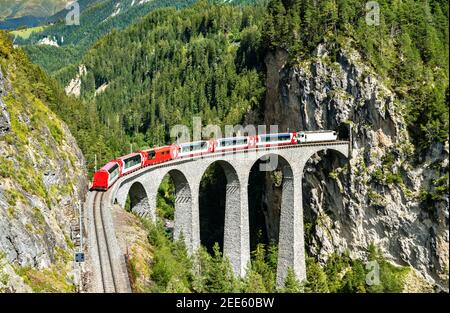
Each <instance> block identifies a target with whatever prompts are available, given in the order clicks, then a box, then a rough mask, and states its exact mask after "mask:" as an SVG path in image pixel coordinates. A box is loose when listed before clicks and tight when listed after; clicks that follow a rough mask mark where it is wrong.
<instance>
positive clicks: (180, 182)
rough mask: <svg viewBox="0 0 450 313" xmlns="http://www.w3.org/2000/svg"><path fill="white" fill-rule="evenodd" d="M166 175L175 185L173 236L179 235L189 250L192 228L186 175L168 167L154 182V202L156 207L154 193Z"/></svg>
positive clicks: (190, 194) (190, 191) (190, 198)
mask: <svg viewBox="0 0 450 313" xmlns="http://www.w3.org/2000/svg"><path fill="white" fill-rule="evenodd" d="M166 175H169V176H170V177H171V179H172V181H173V183H174V185H175V213H174V219H175V220H174V229H173V231H174V237H175V239H179V238H180V237H181V236H183V237H184V239H185V241H186V246H187V247H188V250H189V251H190V252H192V251H191V248H190V247H191V244H192V242H191V238H192V234H193V229H192V219H193V217H192V190H191V186H190V185H189V182H188V179H187V177H186V175H185V174H184V173H183V172H182V171H180V170H178V169H170V170H169V171H167V172H166V173H163V175H160V176H159V177H160V178H161V179H160V181H159V182H158V183H157V184H156V190H155V196H154V199H153V201H154V203H155V207H156V193H157V192H158V189H159V186H160V185H161V183H162V180H163V179H164V177H165V176H166Z"/></svg>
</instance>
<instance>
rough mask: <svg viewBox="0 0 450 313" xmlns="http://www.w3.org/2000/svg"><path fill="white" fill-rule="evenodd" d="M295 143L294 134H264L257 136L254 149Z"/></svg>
mask: <svg viewBox="0 0 450 313" xmlns="http://www.w3.org/2000/svg"><path fill="white" fill-rule="evenodd" d="M296 143H297V138H296V133H280V134H264V135H258V136H257V140H256V147H269V146H283V145H289V144H296Z"/></svg>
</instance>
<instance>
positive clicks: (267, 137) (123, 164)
mask: <svg viewBox="0 0 450 313" xmlns="http://www.w3.org/2000/svg"><path fill="white" fill-rule="evenodd" d="M334 140H337V134H336V132H334V131H316V132H296V133H280V134H264V135H257V136H242V137H231V138H221V139H210V140H201V141H196V142H187V143H182V144H172V145H169V146H164V147H158V148H152V149H147V150H142V151H139V152H136V153H132V154H129V155H126V156H123V157H120V158H118V159H116V160H112V161H110V162H108V163H107V164H106V165H105V166H103V167H102V168H101V169H100V170H98V171H97V172H95V174H94V179H93V182H92V186H91V188H90V190H103V191H105V190H108V188H109V187H111V186H112V185H113V184H114V183H115V182H116V181H117V180H118V179H119V178H120V177H122V176H124V175H127V174H130V173H132V172H134V171H137V170H139V169H141V168H143V167H146V166H151V165H155V164H159V163H163V162H167V161H170V160H173V159H178V158H186V157H194V156H201V155H204V154H210V153H217V152H224V151H236V150H242V149H252V148H260V147H270V146H283V145H291V144H300V143H308V142H320V141H334Z"/></svg>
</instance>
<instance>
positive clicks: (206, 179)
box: [199, 162, 227, 253]
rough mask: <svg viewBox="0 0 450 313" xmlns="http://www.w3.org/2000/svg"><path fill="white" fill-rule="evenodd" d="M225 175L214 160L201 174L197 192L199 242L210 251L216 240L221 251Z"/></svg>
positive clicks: (225, 186) (225, 187)
mask: <svg viewBox="0 0 450 313" xmlns="http://www.w3.org/2000/svg"><path fill="white" fill-rule="evenodd" d="M226 190H227V177H226V175H225V171H224V169H223V167H222V166H221V165H220V164H219V163H218V162H215V163H213V164H211V165H210V166H209V167H208V169H207V170H206V171H205V173H204V174H203V176H202V179H201V182H200V192H199V217H200V242H201V244H202V245H203V246H204V247H206V249H207V250H208V251H209V252H210V253H212V251H213V250H212V249H213V246H214V244H215V243H216V242H217V243H218V244H219V246H220V251H223V239H224V238H223V237H224V226H225V205H226Z"/></svg>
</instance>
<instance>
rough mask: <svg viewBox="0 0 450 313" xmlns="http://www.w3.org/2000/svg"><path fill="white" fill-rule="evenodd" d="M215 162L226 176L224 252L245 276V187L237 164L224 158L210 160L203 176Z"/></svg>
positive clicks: (246, 258) (239, 272)
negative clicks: (243, 202)
mask: <svg viewBox="0 0 450 313" xmlns="http://www.w3.org/2000/svg"><path fill="white" fill-rule="evenodd" d="M214 164H217V165H219V166H220V167H221V169H222V170H223V173H224V174H225V178H226V187H225V212H224V222H223V225H224V231H223V253H224V255H226V256H227V257H228V258H229V259H230V262H231V265H232V267H233V270H234V272H235V273H236V274H238V275H241V276H243V275H244V274H245V266H246V262H247V261H248V257H247V255H246V253H245V252H243V249H242V247H243V246H244V247H246V244H245V243H246V242H247V240H245V239H244V242H243V238H242V231H243V229H245V228H246V227H248V225H247V224H248V222H247V221H246V220H242V219H241V217H242V214H243V212H242V209H243V206H242V198H241V195H242V190H243V188H242V185H241V179H240V178H239V174H238V172H237V170H236V168H235V166H233V165H232V164H231V163H229V162H227V161H224V160H214V161H212V162H210V163H209V164H208V165H207V166H206V168H205V171H204V172H203V174H202V176H201V177H203V175H204V174H205V172H206V171H207V169H209V168H210V167H211V166H212V165H214ZM199 189H200V186H199ZM199 194H200V192H199ZM246 223H247V224H246ZM201 232H202V230H201V229H200V233H201Z"/></svg>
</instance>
